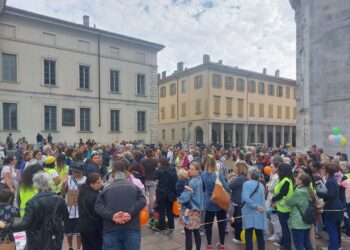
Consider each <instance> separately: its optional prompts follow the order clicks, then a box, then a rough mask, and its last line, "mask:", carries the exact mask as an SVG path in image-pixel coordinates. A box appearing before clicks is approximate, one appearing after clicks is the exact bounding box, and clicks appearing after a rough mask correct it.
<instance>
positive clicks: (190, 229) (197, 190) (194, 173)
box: [178, 162, 204, 250]
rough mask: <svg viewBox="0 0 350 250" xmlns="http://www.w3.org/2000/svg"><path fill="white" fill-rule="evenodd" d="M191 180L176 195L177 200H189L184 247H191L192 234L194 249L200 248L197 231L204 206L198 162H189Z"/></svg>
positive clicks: (198, 249)
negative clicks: (187, 186) (186, 186)
mask: <svg viewBox="0 0 350 250" xmlns="http://www.w3.org/2000/svg"><path fill="white" fill-rule="evenodd" d="M189 171H190V175H191V180H190V182H189V187H190V189H188V190H187V189H185V190H184V192H182V193H181V195H180V197H178V202H179V203H181V204H186V203H187V202H190V209H189V213H188V218H189V219H188V223H184V224H183V225H184V227H185V236H186V240H185V249H186V250H191V249H192V234H193V235H194V239H195V244H196V250H200V249H201V236H200V232H199V228H200V224H201V223H200V222H201V211H202V210H203V208H204V192H203V183H202V179H201V177H200V173H201V165H200V164H199V163H198V162H192V163H191V164H190V170H189Z"/></svg>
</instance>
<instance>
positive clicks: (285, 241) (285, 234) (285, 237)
mask: <svg viewBox="0 0 350 250" xmlns="http://www.w3.org/2000/svg"><path fill="white" fill-rule="evenodd" d="M289 214H290V213H281V212H278V219H279V220H280V224H281V228H282V238H281V241H280V245H281V246H282V248H283V250H291V249H292V239H291V236H290V231H289V227H288V219H289Z"/></svg>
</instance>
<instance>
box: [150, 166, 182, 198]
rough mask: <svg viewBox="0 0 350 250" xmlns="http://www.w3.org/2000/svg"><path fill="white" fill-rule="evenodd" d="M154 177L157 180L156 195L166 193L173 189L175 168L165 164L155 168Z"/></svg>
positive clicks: (175, 174)
mask: <svg viewBox="0 0 350 250" xmlns="http://www.w3.org/2000/svg"><path fill="white" fill-rule="evenodd" d="M155 176H156V179H157V180H158V185H157V195H166V194H168V193H171V192H173V193H174V194H175V193H176V191H175V185H176V182H177V180H178V178H177V173H176V169H175V168H174V167H170V166H166V167H162V168H159V169H157V170H156V173H155Z"/></svg>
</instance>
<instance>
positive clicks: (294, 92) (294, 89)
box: [293, 88, 297, 100]
mask: <svg viewBox="0 0 350 250" xmlns="http://www.w3.org/2000/svg"><path fill="white" fill-rule="evenodd" d="M296 92H297V90H296V88H293V99H294V100H295V99H296V98H297V94H296Z"/></svg>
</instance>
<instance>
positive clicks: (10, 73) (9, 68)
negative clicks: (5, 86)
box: [2, 53, 17, 82]
mask: <svg viewBox="0 0 350 250" xmlns="http://www.w3.org/2000/svg"><path fill="white" fill-rule="evenodd" d="M2 80H3V81H9V82H17V56H16V55H12V54H6V53H2Z"/></svg>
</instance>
